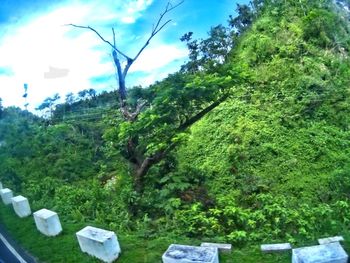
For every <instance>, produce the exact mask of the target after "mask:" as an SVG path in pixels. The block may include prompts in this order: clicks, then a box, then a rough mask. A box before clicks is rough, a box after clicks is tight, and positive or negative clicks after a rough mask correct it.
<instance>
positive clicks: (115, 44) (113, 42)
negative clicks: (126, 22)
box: [112, 27, 116, 47]
mask: <svg viewBox="0 0 350 263" xmlns="http://www.w3.org/2000/svg"><path fill="white" fill-rule="evenodd" d="M112 32H113V46H114V47H115V46H116V44H115V32H114V27H112Z"/></svg>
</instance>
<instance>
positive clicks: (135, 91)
mask: <svg viewBox="0 0 350 263" xmlns="http://www.w3.org/2000/svg"><path fill="white" fill-rule="evenodd" d="M338 2H341V3H342V4H343V5H349V1H338ZM340 6H341V5H340ZM238 10H239V15H238V17H235V18H233V17H231V18H230V19H229V25H228V26H227V27H225V26H222V25H220V26H217V27H213V28H212V29H211V31H210V34H209V37H208V38H207V39H204V40H193V39H192V36H193V34H192V33H188V34H186V35H184V37H183V38H182V39H181V40H182V41H184V42H185V43H186V44H187V46H188V48H189V51H190V56H189V61H188V63H186V64H185V65H184V66H183V67H182V69H181V70H180V71H179V72H177V73H174V74H172V75H170V76H169V77H168V78H166V79H165V80H163V81H160V82H157V83H155V84H153V85H151V86H150V87H149V88H147V89H141V88H140V87H134V88H132V89H130V90H129V91H128V92H129V95H128V105H131V107H134V108H137V107H138V102H139V101H144V102H145V105H146V106H145V107H144V108H143V109H142V111H140V113H139V115H138V116H137V118H135V119H134V120H133V121H125V119H123V116H122V114H121V113H120V111H119V110H118V109H117V106H116V104H117V103H116V102H117V98H116V94H115V93H103V94H101V95H96V94H95V93H94V92H93V91H91V90H90V91H85V92H82V93H81V94H79V97H80V99H79V100H78V101H74V100H72V95H71V94H70V95H69V96H67V98H66V103H63V104H60V105H56V106H55V105H54V104H53V102H54V101H55V100H54V97H53V98H48V100H47V101H45V103H46V104H45V103H44V104H43V105H42V109H48V110H49V111H50V113H49V114H48V115H47V117H48V119H47V118H46V119H44V118H41V117H36V116H34V115H32V114H31V113H29V112H25V111H21V110H20V109H17V108H13V107H10V108H3V107H0V180H1V181H2V182H3V184H4V185H6V186H7V187H9V188H11V189H13V190H14V191H15V193H18V194H22V195H25V196H26V197H28V199H29V200H30V203H31V206H32V209H33V210H34V211H35V210H37V209H41V208H43V207H45V208H48V209H52V210H54V211H56V212H58V213H59V215H60V218H61V220H62V221H63V226H64V227H66V232H64V233H63V235H62V236H60V237H58V239H57V240H59V241H57V240H56V241H52V242H53V243H52V246H50V247H55V246H57V245H58V244H59V243H60V242H63V243H67V244H71V243H73V242H75V239H74V238H75V237H74V232H75V231H77V230H79V229H80V228H81V227H82V226H83V225H86V224H93V225H96V226H101V227H103V228H108V229H111V230H114V231H116V232H117V233H118V236H120V239H121V241H122V242H123V243H122V247H123V244H124V247H125V248H126V250H124V251H126V252H125V256H124V255H123V257H124V259H123V258H121V262H131V261H132V262H156V260H158V258H159V257H160V255H161V254H162V251H164V249H165V248H166V247H167V245H168V244H169V243H171V242H175V243H179V242H184V243H193V244H197V243H199V241H198V240H203V239H205V240H211V241H219V242H230V243H233V244H235V245H236V246H239V247H241V250H240V251H238V252H237V254H235V255H228V256H225V257H224V258H223V260H226V262H231V261H230V260H231V259H235V260H236V258H235V257H241V260H243V259H244V262H258V260H257V259H262V257H263V256H262V255H260V253H259V252H258V249H255V250H253V251H252V252H251V251H250V250H249V249H248V248H247V246H246V245H248V244H259V242H263V241H267V242H273V241H289V242H292V243H293V244H311V243H312V242H313V241H314V240H315V239H316V238H317V237H319V236H327V235H334V234H344V235H346V234H347V233H348V231H346V229H349V226H350V204H349V198H350V126H349V124H350V96H349V95H350V77H349V76H350V60H349V51H350V38H349V36H350V35H349V33H350V31H349V30H350V29H349V23H348V14H347V13H346V12H345V11H344V10H343V9H341V8H340V7H339V5H338V6H336V5H335V4H334V3H333V2H332V1H327V0H322V1H320V0H308V1H304V0H301V1H294V0H285V1H278V0H275V1H272V0H271V1H268V0H266V1H253V4H252V7H251V8H250V7H248V6H243V5H241V6H238ZM0 102H1V101H0ZM0 106H1V103H0ZM145 163H146V164H147V169H145V170H142V172H140V168H141V167H143V166H142V165H141V164H145ZM0 215H1V216H0V218H1V219H0V222H2V223H4V224H5V225H8V227H9V229H10V230H13V231H14V230H15V229H16V227H17V226H18V225H19V224H22V223H21V222H23V225H25V229H29V228H33V232H34V227H33V222H32V221H31V219H26V220H24V221H21V220H20V219H16V218H15V217H14V216H13V214H11V212H10V211H9V209H6V208H1V209H0ZM14 232H16V231H14ZM33 232H30V233H31V234H33ZM15 235H16V237H17V238H19V239H20V241H21V242H23V244H24V245H25V246H26V247H27V248H28V249H29V250H30V251H32V252H33V253H34V254H35V255H37V256H38V257H39V258H42V259H43V260H45V261H46V260H48V259H47V258H46V257H45V251H43V250H42V251H39V250H40V249H38V247H35V244H33V242H32V239H30V238H29V237H28V235H20V234H18V233H17V234H16V233H15ZM33 235H34V236H35V237H36V239H37V240H38V242H41V241H40V238H39V237H37V236H38V235H35V234H33ZM45 240H46V239H45ZM145 240H146V241H147V242H146V241H145ZM45 242H46V241H45ZM55 242H57V243H55ZM135 244H139V246H138V245H137V246H136V245H135ZM160 244H161V245H160ZM75 246H76V245H75ZM70 247H71V246H70ZM73 247H74V246H73ZM155 247H157V249H156V250H155V251H154V252H150V251H153V250H152V249H153V248H155ZM128 248H130V250H133V249H135V252H134V254H133V255H132V254H130V255H128V253H130V252H131V251H129V250H128ZM64 251H66V250H64ZM64 253H69V252H64ZM75 253H78V252H77V251H75V250H74V251H72V254H75ZM247 253H251V254H249V255H247ZM57 257H58V258H51V260H52V262H60V261H62V260H63V258H59V255H57ZM77 257H80V256H77ZM128 257H130V258H128ZM264 257H266V258H264V262H284V261H283V260H286V262H287V256H283V255H282V256H277V257H276V256H275V257H273V256H264ZM156 258H157V259H156ZM83 260H85V258H84V259H79V262H85V261H83ZM86 260H87V261H86V262H88V259H86ZM123 260H124V261H123ZM128 260H129V261H128ZM237 260H238V259H237ZM276 260H277V261H276ZM63 261H64V260H63ZM224 262H225V261H224ZM241 262H243V261H241Z"/></svg>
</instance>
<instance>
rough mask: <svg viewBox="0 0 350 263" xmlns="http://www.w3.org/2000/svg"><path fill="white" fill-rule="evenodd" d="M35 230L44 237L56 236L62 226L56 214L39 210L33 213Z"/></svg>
mask: <svg viewBox="0 0 350 263" xmlns="http://www.w3.org/2000/svg"><path fill="white" fill-rule="evenodd" d="M33 216H34V221H35V225H36V228H37V229H38V230H39V231H40V232H41V233H42V234H44V235H46V236H57V235H58V234H59V233H61V231H62V226H61V223H60V220H59V218H58V215H57V213H56V212H53V211H50V210H47V209H41V210H39V211H36V212H35V213H33Z"/></svg>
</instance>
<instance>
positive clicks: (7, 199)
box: [0, 188, 13, 205]
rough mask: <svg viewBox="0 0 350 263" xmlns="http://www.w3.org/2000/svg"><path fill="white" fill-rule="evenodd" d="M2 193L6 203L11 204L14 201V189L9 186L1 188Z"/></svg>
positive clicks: (0, 192)
mask: <svg viewBox="0 0 350 263" xmlns="http://www.w3.org/2000/svg"><path fill="white" fill-rule="evenodd" d="M0 195H1V199H2V202H3V203H4V204H5V205H9V204H11V203H12V200H11V198H12V197H13V193H12V190H10V189H8V188H4V189H1V190H0Z"/></svg>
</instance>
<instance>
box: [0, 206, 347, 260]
mask: <svg viewBox="0 0 350 263" xmlns="http://www.w3.org/2000/svg"><path fill="white" fill-rule="evenodd" d="M61 223H62V227H63V232H62V233H61V234H60V235H58V236H57V237H46V236H44V235H42V234H41V233H39V232H38V231H37V230H36V227H35V223H34V219H33V217H32V216H30V217H27V218H19V217H17V215H16V214H15V213H14V211H13V209H12V207H11V206H8V207H5V206H4V205H0V224H2V225H3V226H4V227H5V228H6V229H7V230H8V232H9V233H10V234H11V236H12V237H13V238H14V239H15V240H16V241H17V242H18V243H19V244H20V245H21V246H22V247H23V248H24V249H25V250H27V251H28V252H29V253H30V254H31V255H32V256H34V257H35V258H37V259H38V260H39V262H47V263H49V262H50V263H51V262H52V263H56V262H57V263H59V262H62V263H63V262H64V263H66V262H69V263H71V262H72V263H75V262H79V263H89V262H100V261H98V260H96V259H94V258H92V257H90V256H88V255H86V254H84V253H82V252H81V251H80V248H79V245H78V241H77V239H76V236H75V233H76V232H77V231H79V230H80V229H82V228H83V227H85V226H86V225H85V224H77V223H69V222H61ZM343 236H344V238H345V240H346V241H345V243H344V248H345V249H346V250H348V251H349V250H350V233H349V232H347V233H345V234H344V235H343ZM118 239H119V242H120V245H121V249H122V254H121V256H120V258H119V259H118V261H117V262H118V263H161V262H162V261H161V256H162V254H163V253H164V251H165V250H166V249H167V247H168V246H169V245H170V244H171V243H178V244H188V245H199V244H200V241H199V240H195V239H188V238H183V237H159V238H157V239H151V240H146V239H143V238H140V237H138V236H137V235H127V234H118ZM313 244H316V243H313ZM298 245H300V246H301V245H302V244H298ZM304 245H312V243H308V244H304ZM290 259H291V253H290V252H289V253H288V252H287V253H280V254H263V253H261V252H260V248H259V246H258V245H255V246H254V245H253V246H249V247H245V248H240V249H236V248H233V251H232V252H231V253H227V254H225V253H221V255H220V262H221V263H234V262H244V263H250V262H251V263H287V262H288V263H289V262H290Z"/></svg>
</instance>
